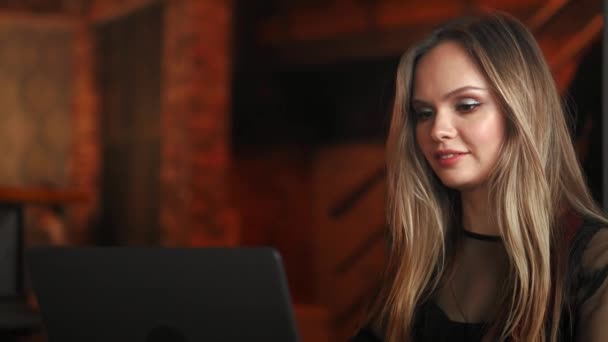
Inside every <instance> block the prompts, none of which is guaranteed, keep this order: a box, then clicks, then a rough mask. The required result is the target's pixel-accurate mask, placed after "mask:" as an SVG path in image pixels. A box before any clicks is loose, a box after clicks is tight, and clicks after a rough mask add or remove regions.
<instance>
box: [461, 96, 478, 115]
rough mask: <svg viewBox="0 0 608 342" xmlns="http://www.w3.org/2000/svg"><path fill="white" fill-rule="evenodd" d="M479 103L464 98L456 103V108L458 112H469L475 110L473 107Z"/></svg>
mask: <svg viewBox="0 0 608 342" xmlns="http://www.w3.org/2000/svg"><path fill="white" fill-rule="evenodd" d="M480 105H481V103H480V102H478V101H476V100H473V99H466V100H463V101H460V102H458V103H457V104H456V110H457V111H458V112H460V113H470V112H472V111H474V110H475V108H477V107H479V106H480Z"/></svg>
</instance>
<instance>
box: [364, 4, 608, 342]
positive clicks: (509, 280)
mask: <svg viewBox="0 0 608 342" xmlns="http://www.w3.org/2000/svg"><path fill="white" fill-rule="evenodd" d="M387 152H388V177H389V179H388V187H389V211H388V218H389V226H390V248H389V258H388V262H387V269H386V272H385V281H384V282H383V284H382V288H381V290H380V292H379V295H378V297H377V298H376V301H375V304H374V305H373V306H372V308H371V310H370V314H369V318H368V321H367V324H366V325H365V327H364V328H363V329H361V330H360V331H359V332H358V333H357V335H356V336H355V337H354V338H353V341H356V342H363V341H416V342H418V341H505V340H509V341H525V342H528V341H608V327H607V326H608V324H607V323H608V281H607V280H606V276H607V274H608V266H607V265H608V229H605V228H604V227H606V226H608V222H607V220H606V218H605V217H604V216H603V214H602V212H601V211H600V210H599V209H598V207H597V206H596V204H595V203H594V202H593V200H592V198H591V196H590V195H589V191H588V189H587V188H586V186H585V182H584V180H583V176H582V174H581V171H580V167H579V165H578V162H577V160H576V157H575V153H574V149H573V146H572V143H571V139H570V135H569V132H568V127H567V125H566V122H565V117H564V112H563V110H562V107H561V102H560V97H559V96H558V94H557V91H556V87H555V85H554V82H553V79H552V76H551V73H550V71H549V69H548V67H547V64H546V62H545V61H544V59H543V57H542V53H541V51H540V49H539V48H538V46H537V44H536V42H535V40H534V38H533V37H532V35H531V34H530V32H529V31H528V30H527V29H526V28H525V27H524V26H523V25H522V24H521V23H519V22H518V21H517V20H515V19H513V18H511V17H509V16H507V15H502V14H491V15H481V16H476V17H468V18H463V19H459V20H456V21H453V22H450V23H448V24H446V25H444V26H443V27H441V28H439V29H438V30H436V31H435V32H433V33H432V34H431V36H430V37H429V38H428V39H426V40H424V41H423V42H421V43H420V44H418V45H416V46H414V47H413V48H411V49H410V50H409V51H408V52H407V53H406V54H405V55H404V56H403V57H402V59H401V62H400V64H399V68H398V71H397V84H396V97H395V104H394V109H393V118H392V121H391V127H390V132H389V137H388V144H387ZM572 213H575V214H576V215H578V216H579V217H581V218H584V220H585V221H584V222H585V224H584V225H583V226H582V227H581V228H580V229H578V230H577V231H576V234H575V235H574V236H573V237H572V236H570V237H569V236H568V235H567V231H566V224H564V219H565V218H566V217H567V216H568V215H572Z"/></svg>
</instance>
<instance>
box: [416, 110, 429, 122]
mask: <svg viewBox="0 0 608 342" xmlns="http://www.w3.org/2000/svg"><path fill="white" fill-rule="evenodd" d="M413 113H414V118H415V119H416V121H425V120H427V119H428V118H430V117H431V116H433V110H432V109H430V108H414V109H413Z"/></svg>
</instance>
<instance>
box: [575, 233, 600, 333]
mask: <svg viewBox="0 0 608 342" xmlns="http://www.w3.org/2000/svg"><path fill="white" fill-rule="evenodd" d="M583 229H586V231H585V232H583V234H582V235H583V238H582V239H580V240H579V242H581V243H582V244H581V245H579V246H578V247H579V248H581V250H580V255H581V257H580V270H579V276H578V277H579V282H578V288H577V289H576V291H577V293H576V296H577V298H578V306H577V308H576V311H577V312H576V316H577V318H576V341H577V342H600V341H608V228H606V227H601V226H592V227H588V226H587V227H583ZM576 247H577V246H575V248H576Z"/></svg>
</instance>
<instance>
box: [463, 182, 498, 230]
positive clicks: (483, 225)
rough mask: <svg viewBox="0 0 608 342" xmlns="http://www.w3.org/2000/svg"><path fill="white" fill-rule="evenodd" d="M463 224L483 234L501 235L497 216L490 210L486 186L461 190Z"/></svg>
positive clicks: (466, 227)
mask: <svg viewBox="0 0 608 342" xmlns="http://www.w3.org/2000/svg"><path fill="white" fill-rule="evenodd" d="M460 199H461V201H462V224H463V226H464V228H465V229H466V230H468V231H470V232H473V233H477V234H483V235H499V234H500V232H499V231H498V225H497V224H496V220H495V216H496V215H493V214H492V213H490V212H489V210H488V209H489V208H488V191H487V188H486V187H482V188H477V189H474V190H467V191H461V192H460Z"/></svg>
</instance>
